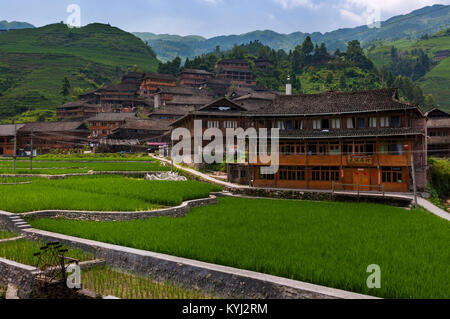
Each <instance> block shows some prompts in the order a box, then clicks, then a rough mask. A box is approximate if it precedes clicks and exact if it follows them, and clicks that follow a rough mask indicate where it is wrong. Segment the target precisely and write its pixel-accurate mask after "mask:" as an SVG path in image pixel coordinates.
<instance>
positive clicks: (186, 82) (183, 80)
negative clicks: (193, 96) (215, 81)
mask: <svg viewBox="0 0 450 319" xmlns="http://www.w3.org/2000/svg"><path fill="white" fill-rule="evenodd" d="M212 78H214V74H213V73H211V72H208V71H205V70H196V69H184V70H182V71H181V72H180V74H179V75H178V80H179V81H180V86H189V87H195V88H197V87H199V86H200V84H202V83H203V82H205V81H206V80H207V79H212Z"/></svg>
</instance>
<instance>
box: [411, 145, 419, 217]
mask: <svg viewBox="0 0 450 319" xmlns="http://www.w3.org/2000/svg"><path fill="white" fill-rule="evenodd" d="M411 169H412V179H413V188H414V206H415V209H416V210H417V209H418V204H417V187H416V171H415V166H414V149H412V150H411Z"/></svg>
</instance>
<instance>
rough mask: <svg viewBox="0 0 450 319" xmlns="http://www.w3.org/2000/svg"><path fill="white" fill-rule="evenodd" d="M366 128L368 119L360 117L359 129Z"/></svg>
mask: <svg viewBox="0 0 450 319" xmlns="http://www.w3.org/2000/svg"><path fill="white" fill-rule="evenodd" d="M365 127H366V119H365V118H364V117H358V128H365Z"/></svg>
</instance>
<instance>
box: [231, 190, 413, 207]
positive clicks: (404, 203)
mask: <svg viewBox="0 0 450 319" xmlns="http://www.w3.org/2000/svg"><path fill="white" fill-rule="evenodd" d="M229 191H230V192H232V193H234V194H239V195H243V196H250V197H266V198H278V199H291V200H309V201H340V202H368V203H378V204H386V205H392V206H397V207H410V205H411V203H412V199H409V198H405V197H399V196H395V195H386V196H385V197H383V196H381V195H376V194H368V193H361V194H360V195H359V196H358V195H357V194H350V193H339V192H335V193H334V194H333V193H329V192H305V191H293V190H292V191H291V190H275V189H269V188H267V189H265V188H239V189H235V188H232V189H229Z"/></svg>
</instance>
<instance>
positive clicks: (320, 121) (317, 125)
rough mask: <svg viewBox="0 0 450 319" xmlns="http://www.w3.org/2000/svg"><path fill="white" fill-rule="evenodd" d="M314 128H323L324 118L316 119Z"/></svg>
mask: <svg viewBox="0 0 450 319" xmlns="http://www.w3.org/2000/svg"><path fill="white" fill-rule="evenodd" d="M313 129H314V130H321V129H322V120H314V121H313Z"/></svg>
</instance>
